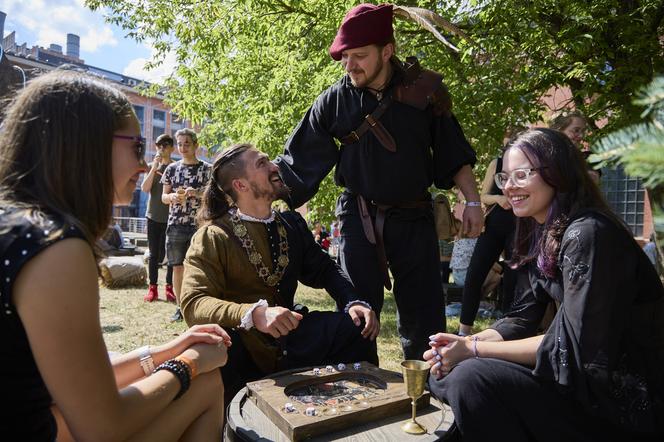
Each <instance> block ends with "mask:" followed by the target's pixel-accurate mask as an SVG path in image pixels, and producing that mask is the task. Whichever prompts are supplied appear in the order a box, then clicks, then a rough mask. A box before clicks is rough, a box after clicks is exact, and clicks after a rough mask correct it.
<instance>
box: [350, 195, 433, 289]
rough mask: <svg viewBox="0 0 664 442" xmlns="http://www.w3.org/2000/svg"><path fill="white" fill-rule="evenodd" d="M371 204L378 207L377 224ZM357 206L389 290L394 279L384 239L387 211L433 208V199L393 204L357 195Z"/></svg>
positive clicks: (384, 284)
mask: <svg viewBox="0 0 664 442" xmlns="http://www.w3.org/2000/svg"><path fill="white" fill-rule="evenodd" d="M369 204H371V205H372V206H374V207H375V208H376V222H375V224H374V222H373V220H372V219H371V212H370V210H369ZM357 206H358V209H359V212H360V219H361V221H362V229H363V230H364V235H365V236H366V238H367V241H369V242H370V243H371V244H374V245H375V246H376V254H377V255H378V266H379V267H380V272H381V274H382V276H383V286H384V287H385V288H386V289H387V290H392V281H391V280H390V274H389V271H388V261H387V253H386V252H385V243H384V241H383V230H384V228H385V220H386V218H387V212H388V211H389V210H390V209H427V208H431V201H430V200H422V201H409V202H405V203H399V204H391V205H388V204H375V203H373V202H371V203H367V200H366V199H365V198H364V197H363V196H362V195H357Z"/></svg>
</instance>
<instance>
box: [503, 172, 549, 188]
mask: <svg viewBox="0 0 664 442" xmlns="http://www.w3.org/2000/svg"><path fill="white" fill-rule="evenodd" d="M542 169H546V166H545V167H530V168H523V169H514V170H513V171H512V172H510V173H507V172H498V173H497V174H496V175H494V177H493V179H494V181H495V182H496V186H498V188H499V189H504V188H505V186H506V185H507V181H508V180H512V183H514V185H515V186H516V187H525V186H526V185H527V184H528V182H529V181H530V174H531V173H532V172H535V171H538V170H542Z"/></svg>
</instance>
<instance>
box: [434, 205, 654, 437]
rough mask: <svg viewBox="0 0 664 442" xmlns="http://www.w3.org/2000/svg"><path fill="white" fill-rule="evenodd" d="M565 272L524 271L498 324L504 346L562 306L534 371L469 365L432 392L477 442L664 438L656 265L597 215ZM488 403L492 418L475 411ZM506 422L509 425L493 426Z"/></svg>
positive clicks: (562, 260) (577, 234) (575, 230)
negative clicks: (495, 436) (493, 437)
mask: <svg viewBox="0 0 664 442" xmlns="http://www.w3.org/2000/svg"><path fill="white" fill-rule="evenodd" d="M558 265H559V268H560V276H559V277H558V278H556V279H554V280H549V279H547V278H544V277H543V276H541V274H540V272H539V271H538V270H537V269H536V267H535V266H534V265H532V266H531V267H530V268H529V269H524V270H527V272H526V271H523V272H521V273H520V274H519V281H518V283H517V285H518V289H517V293H516V294H515V309H514V310H513V311H512V312H511V313H509V314H508V316H507V317H506V318H504V319H502V320H500V321H498V322H496V323H495V324H494V325H493V326H492V328H494V329H495V330H496V331H498V332H499V333H500V334H501V336H503V338H504V339H505V340H512V339H520V338H525V337H528V336H532V335H533V334H534V333H535V330H536V328H537V326H538V324H539V323H540V321H541V319H542V316H543V315H544V311H545V309H546V307H547V305H548V304H549V303H550V302H552V301H557V302H558V303H560V308H559V309H558V312H557V314H556V316H555V318H554V320H553V323H552V324H551V326H550V327H549V329H548V330H547V332H546V334H545V336H544V340H543V341H542V343H541V345H540V347H539V350H538V352H537V363H536V366H535V369H534V370H532V372H531V371H530V370H529V369H526V368H525V367H522V366H520V365H517V364H512V363H509V362H505V361H499V360H495V359H479V360H478V359H473V360H467V361H464V362H462V363H461V364H459V366H457V367H456V368H454V369H453V370H452V372H451V373H450V375H449V376H447V377H446V378H444V379H443V380H442V381H432V382H431V386H432V388H433V390H432V391H433V392H434V393H435V394H436V395H438V396H439V397H443V398H445V400H447V401H449V402H450V404H451V405H452V408H453V409H454V412H455V417H457V421H458V422H459V421H460V422H461V425H460V427H461V428H462V430H463V431H464V435H465V436H468V437H470V438H471V440H475V439H473V438H474V437H480V438H481V437H484V436H485V435H486V433H484V432H490V431H498V432H499V433H500V434H503V435H505V436H506V437H507V436H508V435H512V436H514V438H513V439H510V440H520V438H519V437H520V436H519V435H523V434H533V435H535V439H537V440H554V439H555V440H558V437H563V436H564V437H567V438H570V439H571V440H613V439H615V438H621V437H628V438H629V439H630V440H633V438H635V437H643V436H646V435H651V436H652V435H654V434H658V435H659V437H661V436H664V374H663V373H664V371H662V370H663V367H664V288H663V287H662V283H661V281H660V280H659V277H658V275H657V273H656V271H655V269H654V267H653V266H652V264H651V263H650V262H649V261H648V258H647V257H646V255H645V254H644V253H643V251H642V250H641V248H640V247H639V246H638V244H637V243H636V242H635V241H634V239H633V238H632V237H631V234H630V233H629V232H628V231H627V230H626V229H624V228H622V227H621V226H618V225H617V224H615V222H614V221H612V220H609V219H608V218H607V217H605V216H603V215H601V214H599V213H597V212H590V211H589V212H586V213H585V214H583V215H582V216H580V217H578V218H577V219H575V220H574V221H573V222H572V223H571V224H570V225H569V227H568V228H567V229H566V231H565V234H564V236H563V240H562V244H561V249H560V255H559V259H558ZM464 383H465V384H466V385H463V384H464ZM469 383H470V384H472V385H469ZM482 384H485V385H482ZM496 384H500V386H499V387H497V388H496ZM490 385H491V386H490ZM485 387H486V389H485ZM486 390H494V393H495V392H496V391H500V392H501V393H500V394H498V393H496V396H495V397H493V396H492V395H491V394H489V395H486V396H483V393H482V392H486ZM463 395H466V396H467V397H466V398H465V399H464V398H463ZM499 396H502V397H499ZM535 398H537V399H535ZM529 399H535V400H537V404H535V403H528V400H529ZM493 401H499V402H500V403H501V404H502V405H500V407H502V408H501V411H498V410H496V409H493V407H494V406H497V404H496V403H492V402H493ZM545 402H547V403H546V404H545ZM552 404H556V405H555V406H552ZM483 406H485V407H487V409H493V411H494V413H493V414H492V415H491V416H484V415H483V414H482V413H481V412H473V410H475V411H476V409H477V408H478V407H479V408H482V407H483ZM533 407H534V408H533ZM503 412H505V416H503V415H502V413H503ZM457 414H458V415H457ZM499 416H503V417H502V419H504V421H503V423H502V424H501V423H499V422H495V423H493V424H492V422H490V421H493V420H494V419H501V418H500V417H499ZM482 419H488V420H485V421H483V422H482V425H481V426H482V427H483V428H479V427H474V425H477V422H479V421H482ZM473 422H474V423H475V424H473ZM526 422H528V423H526ZM535 422H540V423H541V424H542V425H541V426H540V428H539V429H537V425H536V423H535ZM545 422H548V424H544V423H545ZM553 422H555V423H556V424H555V426H554V428H552V423H553ZM492 425H496V426H492ZM501 430H504V431H505V432H504V433H503V431H501ZM653 437H655V436H653ZM480 440H482V439H480ZM506 440H507V439H506ZM655 440H662V439H655Z"/></svg>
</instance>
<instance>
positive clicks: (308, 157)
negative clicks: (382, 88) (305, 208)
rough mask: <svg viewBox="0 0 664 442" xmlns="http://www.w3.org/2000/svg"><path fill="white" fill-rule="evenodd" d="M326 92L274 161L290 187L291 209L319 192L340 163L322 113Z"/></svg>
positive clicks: (309, 111) (335, 146) (318, 99)
mask: <svg viewBox="0 0 664 442" xmlns="http://www.w3.org/2000/svg"><path fill="white" fill-rule="evenodd" d="M325 100H326V94H323V95H321V96H319V97H318V98H317V99H316V101H315V102H314V104H313V105H312V106H311V108H309V110H308V111H307V113H306V114H305V115H304V118H303V119H302V121H300V124H298V125H297V127H296V128H295V131H294V132H293V133H292V134H291V136H290V138H289V139H288V141H286V146H285V148H284V153H283V154H282V155H279V156H278V157H277V158H276V159H275V160H274V163H275V164H276V165H277V166H278V167H279V171H280V173H281V177H282V179H283V180H284V182H285V183H286V185H287V186H288V187H289V188H290V190H291V206H292V208H296V207H300V206H301V205H302V204H304V203H306V202H307V201H309V200H310V199H311V198H312V197H313V196H314V195H315V194H316V192H318V186H319V185H320V183H321V181H323V178H325V177H326V176H327V174H328V173H330V171H331V170H332V168H333V167H334V165H335V164H336V162H337V159H338V155H339V149H338V147H337V144H336V142H335V141H334V137H333V135H332V134H331V133H330V131H329V130H328V129H327V128H326V124H325V122H324V118H323V115H322V112H323V109H324V101H325Z"/></svg>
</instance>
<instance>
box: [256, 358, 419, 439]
mask: <svg viewBox="0 0 664 442" xmlns="http://www.w3.org/2000/svg"><path fill="white" fill-rule="evenodd" d="M314 369H318V371H314ZM328 369H329V368H328ZM318 372H319V373H320V374H315V373H318ZM357 380H359V381H362V382H367V381H368V382H369V383H371V384H374V385H380V386H381V387H384V389H381V390H382V391H380V392H379V393H377V394H375V395H373V396H371V397H368V398H363V399H358V400H357V401H355V402H345V403H343V404H339V405H321V404H317V405H314V404H309V406H307V405H305V404H303V403H297V402H296V401H294V400H292V399H291V398H290V397H289V393H290V392H294V391H296V390H299V389H302V388H306V387H308V386H313V385H319V384H321V385H322V384H328V385H329V384H334V385H337V384H335V383H338V382H339V381H348V382H353V381H357ZM247 396H248V397H249V399H251V400H252V401H253V402H254V403H255V404H256V406H257V407H258V408H259V409H260V410H261V411H262V412H263V413H264V414H265V415H266V416H267V417H268V418H269V419H270V420H271V421H272V422H274V424H275V425H276V426H277V427H278V428H279V429H280V430H281V431H282V432H283V433H284V434H286V435H287V436H288V437H289V438H290V439H291V440H293V441H298V440H303V439H307V438H310V437H313V436H317V435H320V434H324V433H329V432H333V431H337V430H341V429H344V428H348V427H352V426H353V425H356V424H359V423H365V422H370V421H374V420H378V419H383V418H386V417H389V416H393V415H396V414H402V413H405V412H408V411H410V409H411V399H410V398H409V397H408V396H406V390H405V387H404V383H403V378H402V376H401V374H400V373H395V372H392V371H388V370H383V369H381V368H378V367H376V366H374V365H372V364H370V363H368V362H362V363H360V366H359V367H358V368H353V365H352V364H349V366H348V367H346V368H345V369H343V370H339V369H338V368H337V367H334V368H333V370H332V371H327V370H326V367H307V368H302V369H296V370H290V371H286V372H281V373H276V374H274V375H272V376H271V377H267V378H264V379H261V380H259V381H254V382H249V383H247ZM429 399H430V395H429V393H428V392H426V391H425V392H424V394H423V395H422V397H420V398H419V399H418V401H417V407H418V408H421V407H426V406H428V405H429ZM286 403H292V404H293V405H294V408H295V411H292V412H288V411H286V410H285V405H286ZM309 407H312V408H314V410H315V411H316V414H315V415H314V416H309V415H306V408H309ZM332 408H335V409H336V410H337V411H336V412H334V410H333V409H332ZM328 412H333V413H331V414H329V413H328Z"/></svg>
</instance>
